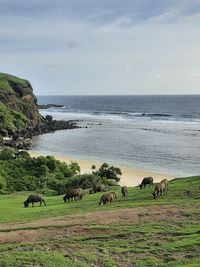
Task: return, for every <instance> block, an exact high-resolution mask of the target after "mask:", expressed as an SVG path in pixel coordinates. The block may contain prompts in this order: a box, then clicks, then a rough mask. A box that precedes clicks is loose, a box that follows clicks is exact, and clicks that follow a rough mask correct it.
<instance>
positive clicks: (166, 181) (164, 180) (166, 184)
mask: <svg viewBox="0 0 200 267" xmlns="http://www.w3.org/2000/svg"><path fill="white" fill-rule="evenodd" d="M162 182H163V183H165V186H166V189H168V183H169V181H168V180H167V179H163V180H162V181H161V183H162Z"/></svg>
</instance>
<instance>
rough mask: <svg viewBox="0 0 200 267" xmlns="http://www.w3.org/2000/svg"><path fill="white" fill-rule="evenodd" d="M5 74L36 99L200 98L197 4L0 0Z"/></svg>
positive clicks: (190, 0) (179, 0) (183, 0)
mask: <svg viewBox="0 0 200 267" xmlns="http://www.w3.org/2000/svg"><path fill="white" fill-rule="evenodd" d="M0 71H1V72H7V73H11V74H14V75H17V76H20V77H25V78H26V79H28V80H30V82H31V83H32V85H33V87H34V91H35V93H36V94H40V95H42V94H43V95H44V94H54V95H56V94H62V95H67V94H71V95H78V94H81V95H83V94H93V95H94V94H200V1H199V0H31V1H27V0H17V1H16V0H0Z"/></svg>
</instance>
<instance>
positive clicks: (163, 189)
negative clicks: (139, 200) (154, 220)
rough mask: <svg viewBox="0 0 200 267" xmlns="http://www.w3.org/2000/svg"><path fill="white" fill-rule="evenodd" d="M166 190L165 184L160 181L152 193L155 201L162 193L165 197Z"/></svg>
mask: <svg viewBox="0 0 200 267" xmlns="http://www.w3.org/2000/svg"><path fill="white" fill-rule="evenodd" d="M166 189H167V187H166V184H165V182H163V181H161V182H160V183H159V184H156V186H155V188H154V192H153V193H152V195H153V197H154V199H156V198H157V197H158V196H159V195H160V196H161V195H162V194H163V193H164V195H165V192H166Z"/></svg>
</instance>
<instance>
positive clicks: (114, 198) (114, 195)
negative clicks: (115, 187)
mask: <svg viewBox="0 0 200 267" xmlns="http://www.w3.org/2000/svg"><path fill="white" fill-rule="evenodd" d="M110 194H111V195H112V201H113V202H114V201H117V199H118V197H117V193H116V192H111V193H110Z"/></svg>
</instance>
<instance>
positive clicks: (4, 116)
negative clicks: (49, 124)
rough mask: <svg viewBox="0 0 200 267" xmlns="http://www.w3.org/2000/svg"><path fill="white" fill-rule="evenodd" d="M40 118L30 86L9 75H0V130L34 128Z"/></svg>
mask: <svg viewBox="0 0 200 267" xmlns="http://www.w3.org/2000/svg"><path fill="white" fill-rule="evenodd" d="M40 120H41V116H40V115H39V112H38V110H37V99H36V97H35V95H34V94H33V89H32V86H31V84H30V83H29V82H28V81H27V80H24V79H21V78H18V77H15V76H12V75H10V74H5V73H0V130H1V132H2V133H4V135H6V132H12V131H16V130H18V131H21V130H24V129H26V128H27V127H32V128H35V127H37V126H38V124H39V123H40Z"/></svg>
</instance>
